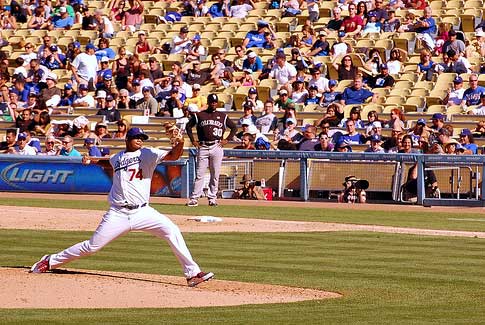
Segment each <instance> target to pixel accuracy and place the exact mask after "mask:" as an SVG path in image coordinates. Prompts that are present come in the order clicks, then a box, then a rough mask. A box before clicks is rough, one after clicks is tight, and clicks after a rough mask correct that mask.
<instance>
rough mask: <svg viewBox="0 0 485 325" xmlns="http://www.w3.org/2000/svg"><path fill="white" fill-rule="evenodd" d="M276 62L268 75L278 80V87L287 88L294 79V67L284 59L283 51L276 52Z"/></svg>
mask: <svg viewBox="0 0 485 325" xmlns="http://www.w3.org/2000/svg"><path fill="white" fill-rule="evenodd" d="M275 59H276V64H275V65H274V66H273V69H272V70H271V72H270V74H269V77H270V78H274V79H276V80H277V81H278V88H289V87H291V84H292V83H293V82H294V81H295V80H296V68H295V67H294V66H293V65H292V64H290V63H288V62H287V61H286V55H285V53H283V52H278V53H277V54H276V57H275Z"/></svg>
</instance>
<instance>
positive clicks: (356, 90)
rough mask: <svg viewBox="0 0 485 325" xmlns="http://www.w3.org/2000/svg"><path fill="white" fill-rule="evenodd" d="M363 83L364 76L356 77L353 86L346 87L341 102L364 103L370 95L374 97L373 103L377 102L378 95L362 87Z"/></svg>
mask: <svg viewBox="0 0 485 325" xmlns="http://www.w3.org/2000/svg"><path fill="white" fill-rule="evenodd" d="M362 83H363V82H362V76H360V75H358V76H357V77H355V78H354V83H353V86H352V87H347V88H345V90H344V92H343V94H342V99H341V100H340V104H342V105H351V104H363V103H364V102H365V101H366V100H367V99H368V98H370V97H372V102H373V103H374V102H376V100H377V97H378V95H377V94H374V93H373V92H371V91H370V90H368V89H365V88H362Z"/></svg>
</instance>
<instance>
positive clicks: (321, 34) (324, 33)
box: [318, 30, 327, 36]
mask: <svg viewBox="0 0 485 325" xmlns="http://www.w3.org/2000/svg"><path fill="white" fill-rule="evenodd" d="M318 36H327V33H326V32H325V31H324V30H321V31H320V32H318Z"/></svg>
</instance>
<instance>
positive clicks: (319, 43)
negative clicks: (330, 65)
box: [304, 30, 330, 57]
mask: <svg viewBox="0 0 485 325" xmlns="http://www.w3.org/2000/svg"><path fill="white" fill-rule="evenodd" d="M326 36H327V33H326V32H325V31H323V30H322V31H320V33H318V38H317V40H316V41H315V43H313V45H312V47H311V48H310V51H308V52H306V53H305V54H304V55H305V56H306V57H312V56H328V54H329V53H330V44H329V43H328V42H327V41H326V40H325V37H326Z"/></svg>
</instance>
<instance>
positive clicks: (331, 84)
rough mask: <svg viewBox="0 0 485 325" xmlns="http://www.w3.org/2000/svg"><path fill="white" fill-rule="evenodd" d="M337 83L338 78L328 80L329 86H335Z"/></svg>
mask: <svg viewBox="0 0 485 325" xmlns="http://www.w3.org/2000/svg"><path fill="white" fill-rule="evenodd" d="M336 85H337V80H335V79H330V80H329V81H328V86H329V87H334V86H336Z"/></svg>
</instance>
